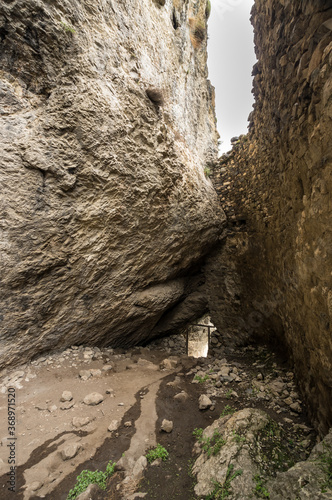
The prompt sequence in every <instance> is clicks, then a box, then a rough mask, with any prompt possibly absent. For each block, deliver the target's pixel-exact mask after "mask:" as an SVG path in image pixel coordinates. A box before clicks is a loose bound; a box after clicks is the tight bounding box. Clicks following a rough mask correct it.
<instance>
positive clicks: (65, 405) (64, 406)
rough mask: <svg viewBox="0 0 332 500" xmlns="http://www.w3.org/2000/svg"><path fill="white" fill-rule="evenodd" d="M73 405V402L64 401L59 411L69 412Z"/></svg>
mask: <svg viewBox="0 0 332 500" xmlns="http://www.w3.org/2000/svg"><path fill="white" fill-rule="evenodd" d="M74 405H75V401H66V402H65V403H62V404H61V405H60V410H70V408H73V407H74Z"/></svg>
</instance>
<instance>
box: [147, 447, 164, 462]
mask: <svg viewBox="0 0 332 500" xmlns="http://www.w3.org/2000/svg"><path fill="white" fill-rule="evenodd" d="M145 456H146V458H147V460H148V462H149V463H151V462H154V460H157V458H161V459H162V460H163V461H164V462H165V460H167V459H168V451H167V450H166V448H164V447H163V446H161V444H159V443H158V444H157V446H156V447H155V448H153V449H152V450H150V451H148V452H147V454H146V455H145Z"/></svg>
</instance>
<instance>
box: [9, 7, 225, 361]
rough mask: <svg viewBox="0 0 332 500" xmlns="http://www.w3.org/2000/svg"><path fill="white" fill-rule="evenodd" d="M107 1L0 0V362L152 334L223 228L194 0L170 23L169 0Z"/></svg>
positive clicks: (186, 313) (177, 303)
mask: <svg viewBox="0 0 332 500" xmlns="http://www.w3.org/2000/svg"><path fill="white" fill-rule="evenodd" d="M112 5H113V4H112V3H109V2H104V1H102V0H96V1H95V2H89V1H87V0H84V1H82V2H74V3H72V2H65V1H64V0H59V2H57V3H54V2H48V1H46V0H40V1H39V2H37V3H36V2H31V1H30V0H20V1H19V2H1V4H0V14H1V16H0V28H1V30H2V31H3V33H6V35H5V37H4V39H3V41H2V42H1V55H0V61H1V78H0V85H1V124H0V138H1V139H0V150H1V168H0V185H1V187H2V191H1V202H2V204H3V209H4V212H3V214H2V221H3V226H2V232H1V240H0V241H1V243H0V244H1V255H2V261H1V262H2V263H1V266H0V279H1V292H2V293H1V297H0V310H1V311H6V314H4V315H3V317H2V316H1V329H0V330H1V337H0V341H1V365H2V366H3V365H8V364H15V363H16V364H18V363H22V362H24V361H27V360H30V359H31V358H32V357H33V356H34V355H36V354H37V353H39V352H41V351H46V350H51V349H52V348H55V347H57V348H58V347H59V346H62V347H67V346H70V345H75V344H84V343H88V342H89V343H90V344H100V345H101V344H103V343H106V342H107V344H111V345H112V346H120V347H126V346H129V345H133V344H136V343H139V342H141V341H146V340H149V339H150V338H152V337H154V336H158V335H159V334H160V333H164V332H165V331H168V329H169V328H170V327H171V326H172V325H174V322H173V323H172V319H170V318H169V317H167V318H166V316H167V315H168V314H169V313H170V311H171V310H172V311H173V314H175V315H176V313H177V311H179V315H178V318H177V319H176V321H175V320H174V321H175V322H176V324H178V325H180V324H181V325H184V324H185V323H186V322H187V321H188V319H190V318H192V317H193V315H194V314H195V313H196V312H197V311H196V310H195V301H194V302H193V303H192V304H190V296H191V295H193V294H194V293H195V291H196V290H195V287H191V288H190V287H188V284H189V283H190V282H191V279H192V273H193V269H195V266H196V264H197V263H198V262H200V261H201V260H202V258H203V257H204V255H205V254H207V253H208V251H209V250H210V248H211V247H212V246H213V245H214V244H215V243H216V242H217V241H218V239H219V236H220V234H221V231H222V229H223V227H224V226H225V216H224V214H223V211H222V209H221V207H220V205H219V202H218V199H217V195H216V193H215V191H214V189H213V187H212V184H211V181H210V180H209V179H206V177H205V175H204V167H205V165H206V164H207V163H208V162H211V161H213V160H214V159H215V158H216V157H217V131H216V124H215V116H214V107H213V105H212V101H213V99H214V89H213V87H212V86H211V84H210V83H209V82H208V81H207V79H206V78H207V66H206V59H207V54H206V49H205V45H202V46H201V47H200V48H199V49H198V48H194V47H193V32H192V31H193V28H192V27H191V26H189V17H192V16H193V15H194V16H197V17H199V16H203V15H204V14H203V10H204V9H205V6H204V5H203V2H202V3H201V5H199V6H197V5H196V2H194V0H189V1H188V2H185V3H183V4H182V10H181V20H182V23H183V24H182V26H183V28H181V29H178V30H174V28H173V25H172V16H173V4H172V2H166V3H165V6H164V7H163V8H162V12H161V11H160V7H159V6H156V4H155V3H154V2H151V0H141V1H139V2H138V0H135V1H133V2H118V3H117V4H116V6H115V5H113V6H112ZM59 13H61V16H60V14H59ZM31 26H33V30H32V31H31V29H30V27H31ZM185 27H186V28H185ZM2 31H1V32H2ZM24 33H29V35H27V36H25V35H24V36H23V34H24ZM147 33H148V34H149V36H146V34H147ZM148 88H157V89H161V91H162V99H163V106H160V105H157V106H156V105H155V103H153V102H152V101H151V100H150V99H149V97H148V96H147V93H146V91H147V89H148ZM185 301H186V307H185V308H182V309H181V307H182V304H183V303H184V302H185ZM204 307H205V309H206V307H207V306H206V300H205V305H204ZM180 316H181V318H180ZM164 318H165V322H164V321H163V320H164ZM165 323H166V324H165ZM27 339H28V341H27ZM92 355H93V353H92ZM83 357H84V358H87V359H85V361H87V362H89V361H90V359H91V351H89V350H86V351H84V354H83ZM38 362H39V363H40V362H41V361H40V360H39V361H38Z"/></svg>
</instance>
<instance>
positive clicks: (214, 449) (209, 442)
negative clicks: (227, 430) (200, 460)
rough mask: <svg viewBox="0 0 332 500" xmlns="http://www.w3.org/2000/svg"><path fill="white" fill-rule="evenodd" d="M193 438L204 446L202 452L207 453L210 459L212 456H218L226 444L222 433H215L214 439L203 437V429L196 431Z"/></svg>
mask: <svg viewBox="0 0 332 500" xmlns="http://www.w3.org/2000/svg"><path fill="white" fill-rule="evenodd" d="M193 436H194V437H195V438H196V439H197V441H198V442H199V443H200V444H201V445H202V450H203V451H205V452H206V453H207V456H208V457H209V458H210V457H211V455H217V453H218V452H219V451H220V449H221V447H222V446H223V445H224V444H225V443H226V441H225V440H224V438H223V437H222V435H221V434H220V432H218V431H217V430H216V431H214V433H213V436H212V438H208V437H205V436H204V435H203V429H195V430H194V432H193Z"/></svg>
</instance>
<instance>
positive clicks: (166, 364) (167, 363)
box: [160, 358, 178, 370]
mask: <svg viewBox="0 0 332 500" xmlns="http://www.w3.org/2000/svg"><path fill="white" fill-rule="evenodd" d="M177 364H178V362H177V361H176V360H175V359H169V358H166V359H164V360H163V361H162V362H161V363H160V369H161V370H173V369H174V368H176V366H177Z"/></svg>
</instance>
